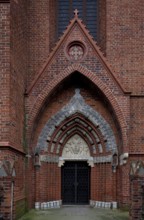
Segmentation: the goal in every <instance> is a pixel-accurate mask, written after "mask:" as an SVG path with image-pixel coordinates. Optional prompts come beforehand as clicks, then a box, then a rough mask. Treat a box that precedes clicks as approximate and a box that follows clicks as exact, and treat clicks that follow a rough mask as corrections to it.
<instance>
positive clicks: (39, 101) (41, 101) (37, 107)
mask: <svg viewBox="0 0 144 220" xmlns="http://www.w3.org/2000/svg"><path fill="white" fill-rule="evenodd" d="M75 71H78V72H79V73H80V74H82V75H83V76H85V77H87V78H88V79H89V80H90V81H91V82H92V83H93V84H95V85H96V86H97V87H98V88H99V90H100V91H101V92H102V93H103V94H104V96H105V97H106V98H107V100H108V101H109V103H110V104H111V106H112V108H113V110H114V112H115V114H116V117H117V120H118V123H119V126H120V128H121V131H122V137H123V143H124V146H125V147H126V148H127V146H128V137H127V124H126V120H125V116H124V115H123V112H122V109H121V107H120V106H119V104H118V102H117V100H116V98H115V96H114V95H113V93H112V92H111V91H110V89H109V88H108V87H107V86H106V85H105V84H104V83H103V82H102V81H101V80H100V79H99V78H98V77H97V76H96V75H95V74H94V73H92V72H91V71H89V70H88V69H86V68H85V67H83V66H81V65H78V64H73V65H71V66H69V67H68V68H66V69H65V70H64V71H62V73H60V77H59V78H56V79H53V81H52V83H51V84H49V85H48V86H46V87H45V88H44V89H43V90H42V92H41V94H39V96H38V97H37V98H36V100H35V103H34V104H33V106H32V108H31V111H30V113H29V117H28V127H29V132H30V133H31V132H32V129H33V126H34V123H35V121H36V119H37V117H38V115H39V113H40V111H41V108H42V107H43V106H44V105H45V102H46V101H47V99H48V97H49V96H50V95H51V94H52V93H53V91H55V89H56V87H57V86H58V85H59V84H60V83H61V82H62V81H63V80H64V79H66V78H67V77H69V76H70V75H71V74H73V73H74V72H75ZM31 125H32V126H31Z"/></svg>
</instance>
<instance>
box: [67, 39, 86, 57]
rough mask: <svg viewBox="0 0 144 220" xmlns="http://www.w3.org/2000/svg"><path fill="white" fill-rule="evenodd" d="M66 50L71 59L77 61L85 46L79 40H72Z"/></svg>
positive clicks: (83, 52) (82, 54) (81, 55)
mask: <svg viewBox="0 0 144 220" xmlns="http://www.w3.org/2000/svg"><path fill="white" fill-rule="evenodd" d="M67 51H68V56H69V58H70V59H71V60H73V61H79V60H81V59H82V58H83V56H84V54H85V46H84V45H83V44H82V43H80V42H73V43H71V44H70V45H69V46H68V48H67Z"/></svg>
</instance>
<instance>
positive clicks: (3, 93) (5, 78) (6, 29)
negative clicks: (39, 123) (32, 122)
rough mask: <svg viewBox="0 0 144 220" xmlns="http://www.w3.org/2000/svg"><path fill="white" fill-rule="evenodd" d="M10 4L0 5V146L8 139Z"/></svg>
mask: <svg viewBox="0 0 144 220" xmlns="http://www.w3.org/2000/svg"><path fill="white" fill-rule="evenodd" d="M9 87H10V4H9V3H0V88H1V89H0V145H3V143H2V142H7V141H8V139H9V138H8V137H9V129H10V128H9V124H8V123H9V121H10V115H9V106H10V102H9V100H10V94H9Z"/></svg>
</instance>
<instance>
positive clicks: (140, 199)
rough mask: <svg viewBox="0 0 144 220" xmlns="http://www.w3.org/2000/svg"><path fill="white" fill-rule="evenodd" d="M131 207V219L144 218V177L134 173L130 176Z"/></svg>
mask: <svg viewBox="0 0 144 220" xmlns="http://www.w3.org/2000/svg"><path fill="white" fill-rule="evenodd" d="M130 183H131V187H130V192H131V207H130V220H135V219H137V220H139V219H143V215H144V214H143V206H144V186H143V183H144V177H140V176H138V175H134V176H131V177H130Z"/></svg>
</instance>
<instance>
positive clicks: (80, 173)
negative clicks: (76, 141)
mask: <svg viewBox="0 0 144 220" xmlns="http://www.w3.org/2000/svg"><path fill="white" fill-rule="evenodd" d="M89 196H90V167H89V166H88V164H87V162H65V165H64V167H62V201H63V204H67V205H68V204H73V205H77V204H79V205H82V204H89Z"/></svg>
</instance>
